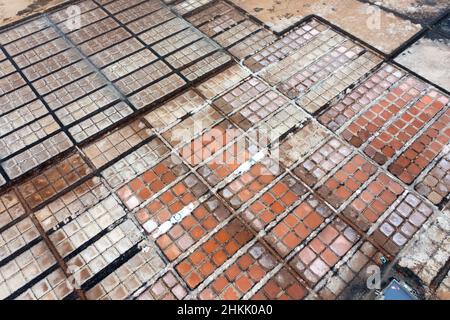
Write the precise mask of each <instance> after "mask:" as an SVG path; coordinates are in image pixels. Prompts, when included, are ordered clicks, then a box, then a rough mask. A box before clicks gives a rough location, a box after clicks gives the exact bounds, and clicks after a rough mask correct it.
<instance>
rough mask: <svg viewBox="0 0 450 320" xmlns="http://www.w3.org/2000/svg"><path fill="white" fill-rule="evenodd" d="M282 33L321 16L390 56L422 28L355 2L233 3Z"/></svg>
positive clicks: (279, 0) (256, 0)
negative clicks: (306, 18)
mask: <svg viewBox="0 0 450 320" xmlns="http://www.w3.org/2000/svg"><path fill="white" fill-rule="evenodd" d="M232 1H233V2H234V3H236V4H237V5H239V6H240V7H242V8H244V9H245V10H247V11H248V12H249V13H250V14H252V15H255V16H256V17H257V18H259V19H260V20H262V21H263V22H265V23H266V24H268V25H269V26H270V27H271V28H273V29H274V30H276V31H281V30H283V29H285V28H287V27H289V26H290V25H292V24H293V23H295V22H297V21H299V20H300V19H302V18H303V17H305V16H308V15H310V14H316V15H320V16H322V17H323V18H325V19H327V20H329V21H330V22H332V23H333V24H335V25H337V26H339V27H341V28H342V29H344V30H346V31H347V32H350V33H351V34H353V35H354V36H356V37H358V38H360V39H362V40H364V41H366V42H367V43H369V44H371V45H372V46H374V47H376V48H377V49H379V50H381V51H384V52H385V53H391V52H392V51H393V50H395V49H396V48H398V47H399V46H400V45H401V44H402V43H403V42H405V41H406V40H408V39H409V38H410V37H412V36H413V35H414V34H416V33H417V32H418V31H420V30H421V26H420V25H417V24H414V23H412V22H411V21H409V20H405V19H402V18H400V17H397V16H394V15H393V14H392V13H388V12H386V11H383V10H380V9H379V8H378V7H376V6H370V5H368V4H367V3H362V2H360V1H357V0H328V1H318V0H302V1H297V0H265V1H261V0H232Z"/></svg>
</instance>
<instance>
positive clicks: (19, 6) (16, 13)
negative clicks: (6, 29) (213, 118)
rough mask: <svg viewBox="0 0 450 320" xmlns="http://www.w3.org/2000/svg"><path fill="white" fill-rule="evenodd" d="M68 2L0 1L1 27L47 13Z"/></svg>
mask: <svg viewBox="0 0 450 320" xmlns="http://www.w3.org/2000/svg"><path fill="white" fill-rule="evenodd" d="M63 2H67V0H0V26H3V25H5V24H9V23H11V22H14V21H17V20H20V19H23V18H25V17H27V16H29V15H32V14H34V13H37V12H42V11H45V10H47V9H49V8H51V7H53V6H55V5H58V4H61V3H63Z"/></svg>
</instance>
